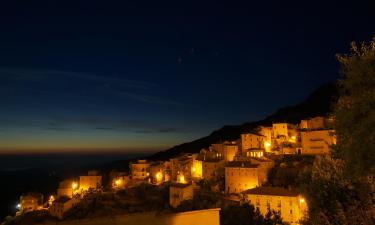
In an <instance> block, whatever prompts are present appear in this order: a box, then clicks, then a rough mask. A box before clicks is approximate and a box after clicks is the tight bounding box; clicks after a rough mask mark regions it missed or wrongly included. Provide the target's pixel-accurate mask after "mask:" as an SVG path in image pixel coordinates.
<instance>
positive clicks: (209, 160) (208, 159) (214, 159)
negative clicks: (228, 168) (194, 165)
mask: <svg viewBox="0 0 375 225" xmlns="http://www.w3.org/2000/svg"><path fill="white" fill-rule="evenodd" d="M222 160H223V159H222V158H206V159H205V160H204V162H208V163H215V162H220V161H222Z"/></svg>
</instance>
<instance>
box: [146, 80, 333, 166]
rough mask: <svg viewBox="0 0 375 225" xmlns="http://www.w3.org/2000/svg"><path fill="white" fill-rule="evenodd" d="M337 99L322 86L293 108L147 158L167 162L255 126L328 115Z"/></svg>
mask: <svg viewBox="0 0 375 225" xmlns="http://www.w3.org/2000/svg"><path fill="white" fill-rule="evenodd" d="M337 96H338V90H337V87H336V84H335V83H333V82H332V83H327V84H324V85H322V86H321V87H319V88H318V89H317V90H315V91H314V92H313V93H311V94H310V95H309V96H308V97H307V98H306V99H305V100H304V101H303V102H301V103H299V104H297V105H295V106H288V107H284V108H281V109H279V110H278V111H277V112H275V113H273V114H271V115H269V116H268V117H266V118H265V119H264V120H261V121H257V122H248V123H244V124H241V125H231V126H229V125H227V126H224V127H222V128H220V129H219V130H216V131H214V132H212V133H211V134H210V135H208V136H206V137H203V138H200V139H197V140H195V141H192V142H188V143H183V144H180V145H177V146H174V147H172V148H170V149H168V150H166V151H162V152H158V153H156V154H154V155H152V156H150V157H149V159H153V160H162V159H168V158H171V157H173V156H176V155H178V154H180V153H182V152H186V153H196V152H199V151H200V150H201V149H202V148H206V147H208V146H209V145H210V144H212V143H215V142H219V141H224V140H229V141H231V140H235V139H237V138H239V136H240V134H241V133H242V132H245V131H251V130H253V129H254V128H256V127H257V126H259V125H271V124H272V123H273V122H289V123H298V122H299V121H300V120H301V119H304V118H309V117H314V116H324V115H327V114H329V113H330V112H331V111H332V106H333V104H334V103H335V102H336V100H337Z"/></svg>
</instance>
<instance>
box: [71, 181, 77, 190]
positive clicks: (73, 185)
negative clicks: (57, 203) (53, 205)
mask: <svg viewBox="0 0 375 225" xmlns="http://www.w3.org/2000/svg"><path fill="white" fill-rule="evenodd" d="M77 187H78V184H77V183H76V182H73V183H72V189H73V190H74V189H77Z"/></svg>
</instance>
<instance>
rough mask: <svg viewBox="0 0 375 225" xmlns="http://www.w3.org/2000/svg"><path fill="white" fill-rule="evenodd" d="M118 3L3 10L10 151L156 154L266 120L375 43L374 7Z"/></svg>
mask: <svg viewBox="0 0 375 225" xmlns="http://www.w3.org/2000/svg"><path fill="white" fill-rule="evenodd" d="M119 2H120V1H119ZM119 2H116V3H115V2H111V1H72V3H71V4H70V3H68V1H53V0H49V1H16V0H14V1H2V2H1V3H0V153H9V152H13V153H21V152H22V153H23V152H43V151H44V152H67V151H102V152H103V151H117V150H122V151H124V152H127V151H128V152H130V151H156V150H161V149H166V148H169V147H171V146H173V145H176V144H179V143H182V142H187V141H191V140H194V139H196V138H199V137H202V136H205V135H207V134H209V133H210V132H211V131H213V130H215V129H218V128H220V127H221V126H223V125H226V124H239V123H243V122H247V121H254V120H258V119H262V118H263V117H265V116H266V115H268V114H270V113H272V112H274V111H275V110H276V109H278V108H279V107H282V106H286V105H292V104H295V103H298V102H300V101H302V100H303V99H304V98H305V97H306V96H307V95H308V94H309V93H310V92H311V91H313V90H314V89H316V88H317V87H319V86H320V85H321V84H323V83H325V82H328V81H332V80H335V79H337V78H338V77H339V73H338V70H339V66H338V63H337V62H336V60H335V54H336V53H343V52H344V53H345V52H348V49H349V47H350V42H351V41H354V40H357V41H365V40H370V39H371V38H372V35H375V30H374V28H375V27H374V24H375V13H374V9H375V5H374V4H370V3H366V2H370V1H355V2H357V3H352V4H346V3H345V4H344V3H342V1H340V2H339V3H336V4H333V3H330V4H329V5H328V3H326V2H328V1H325V2H323V1H322V2H317V1H309V2H310V4H307V2H306V1H299V3H298V4H296V3H293V4H288V3H286V2H285V1H273V2H272V1H260V2H264V3H262V4H261V3H257V4H256V3H254V2H255V1H247V3H235V2H233V1H227V3H226V4H224V3H215V2H211V1H199V3H197V4H193V3H192V2H191V1H186V3H183V1H173V2H172V3H166V2H165V3H161V2H163V1H150V2H153V3H147V2H143V1H134V2H136V3H128V1H121V2H122V3H119ZM188 2H189V3H188ZM203 2H204V3H203ZM353 2H354V1H353ZM302 4H304V5H302Z"/></svg>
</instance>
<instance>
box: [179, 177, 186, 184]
mask: <svg viewBox="0 0 375 225" xmlns="http://www.w3.org/2000/svg"><path fill="white" fill-rule="evenodd" d="M180 183H185V177H184V175H181V176H180Z"/></svg>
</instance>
